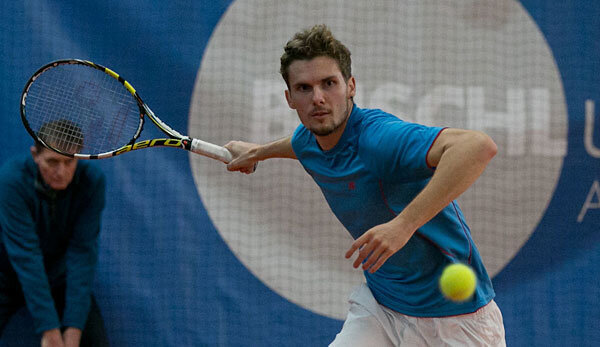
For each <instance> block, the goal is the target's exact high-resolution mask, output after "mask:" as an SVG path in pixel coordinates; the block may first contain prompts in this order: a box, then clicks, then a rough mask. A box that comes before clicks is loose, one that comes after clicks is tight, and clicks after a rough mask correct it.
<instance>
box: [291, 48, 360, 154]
mask: <svg viewBox="0 0 600 347" xmlns="http://www.w3.org/2000/svg"><path fill="white" fill-rule="evenodd" d="M288 83H289V90H286V92H285V97H286V99H287V102H288V105H289V106H290V107H291V108H292V109H294V110H296V112H297V113H298V117H300V121H301V122H302V124H303V125H304V126H305V127H306V128H307V129H308V130H310V131H311V132H312V133H313V134H314V135H315V136H316V137H317V140H318V141H319V143H320V144H321V146H323V144H326V146H323V147H333V145H335V143H337V141H338V140H339V138H340V136H341V134H342V133H343V131H344V126H345V124H346V120H347V119H348V115H349V114H350V111H351V108H352V100H351V98H352V97H353V96H354V94H355V81H354V77H351V78H349V79H348V81H344V77H343V76H342V72H341V71H340V69H339V67H338V65H337V63H336V62H335V60H334V59H332V58H329V57H316V58H313V59H311V60H296V61H294V62H293V63H292V64H290V66H289V69H288ZM332 141H333V142H332ZM325 149H329V148H325Z"/></svg>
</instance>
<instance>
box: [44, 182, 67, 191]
mask: <svg viewBox="0 0 600 347" xmlns="http://www.w3.org/2000/svg"><path fill="white" fill-rule="evenodd" d="M49 186H50V188H52V189H54V190H65V189H67V187H68V186H69V183H64V182H57V183H51V184H49Z"/></svg>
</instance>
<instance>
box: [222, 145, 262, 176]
mask: <svg viewBox="0 0 600 347" xmlns="http://www.w3.org/2000/svg"><path fill="white" fill-rule="evenodd" d="M224 147H225V148H227V150H229V152H230V153H231V155H232V157H233V158H232V159H231V161H230V162H229V163H228V164H227V170H229V171H239V172H242V173H245V174H251V173H253V172H254V171H255V170H256V165H258V159H256V157H255V154H256V153H254V151H253V149H255V148H257V147H258V145H257V144H254V143H249V142H242V141H230V142H229V143H227V144H226V145H225V146H224Z"/></svg>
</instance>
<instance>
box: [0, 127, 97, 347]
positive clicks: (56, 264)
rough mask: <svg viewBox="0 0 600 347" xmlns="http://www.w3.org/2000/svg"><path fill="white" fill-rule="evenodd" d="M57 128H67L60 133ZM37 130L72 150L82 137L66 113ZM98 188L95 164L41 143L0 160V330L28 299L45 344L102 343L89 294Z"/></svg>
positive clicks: (30, 309)
mask: <svg viewBox="0 0 600 347" xmlns="http://www.w3.org/2000/svg"><path fill="white" fill-rule="evenodd" d="M60 128H63V129H64V128H67V129H70V130H71V131H70V132H71V136H69V138H67V139H63V140H61V141H58V140H57V138H56V131H57V130H58V129H60ZM40 134H41V135H40V137H41V138H42V139H43V140H44V141H50V142H52V143H53V144H54V145H56V146H58V148H61V149H62V150H64V151H67V152H71V153H74V152H77V151H78V149H79V148H81V145H82V141H83V139H82V136H81V131H80V130H79V129H78V128H77V127H76V126H75V125H74V124H72V123H70V122H68V121H64V120H59V121H55V122H52V123H48V124H46V125H44V126H42V128H41V129H40ZM104 195H105V179H104V175H103V174H102V172H100V171H99V169H98V168H96V167H94V166H92V165H90V164H89V163H87V162H86V163H83V162H79V163H78V162H77V159H73V158H69V157H67V156H63V155H60V154H58V153H56V152H53V151H51V150H49V149H46V148H44V147H43V146H42V145H41V144H40V143H36V144H35V145H34V146H32V147H31V157H26V158H15V159H11V160H9V161H7V162H6V163H5V164H4V165H3V166H2V168H0V335H1V334H2V331H3V330H4V328H5V326H6V323H7V322H8V321H9V319H10V317H11V316H12V315H13V314H14V313H15V312H16V311H17V310H19V309H20V308H21V307H23V306H26V307H27V308H28V310H29V312H30V313H31V316H32V317H33V322H34V327H35V331H36V333H38V334H40V335H41V346H43V347H44V346H66V347H73V346H80V345H81V346H108V342H107V338H106V333H105V330H104V323H103V321H102V317H101V315H100V311H99V308H98V306H97V304H96V302H95V300H94V297H93V296H92V284H93V281H94V270H95V267H96V261H97V254H98V245H97V243H98V233H99V231H100V216H101V212H102V210H103V208H104V199H105V197H104Z"/></svg>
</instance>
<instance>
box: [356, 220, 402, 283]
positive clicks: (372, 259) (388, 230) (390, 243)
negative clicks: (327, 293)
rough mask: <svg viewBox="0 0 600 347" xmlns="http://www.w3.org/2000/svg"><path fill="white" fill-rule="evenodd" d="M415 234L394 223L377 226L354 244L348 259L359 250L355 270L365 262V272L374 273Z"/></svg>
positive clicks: (363, 266)
mask: <svg viewBox="0 0 600 347" xmlns="http://www.w3.org/2000/svg"><path fill="white" fill-rule="evenodd" d="M413 233H414V231H409V230H405V229H404V228H402V227H401V226H399V225H398V224H397V223H394V221H390V222H388V223H384V224H380V225H376V226H374V227H373V228H371V229H369V230H367V232H365V233H364V234H362V236H361V237H359V238H358V239H356V240H355V241H354V242H353V243H352V246H351V247H350V249H349V250H348V251H347V252H346V258H350V257H352V255H353V254H354V252H355V251H356V250H359V252H358V258H356V260H355V261H354V264H353V266H354V268H358V267H359V265H360V264H361V263H362V262H363V261H364V264H363V265H362V268H363V270H368V271H369V272H370V273H374V272H375V271H377V270H378V269H379V268H380V267H381V266H382V265H383V263H385V262H386V260H388V258H389V257H391V256H392V255H393V254H394V253H396V252H397V251H398V250H400V249H401V248H402V247H404V245H406V243H407V242H408V240H409V239H410V238H411V236H412V235H413ZM365 259H366V261H365Z"/></svg>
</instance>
